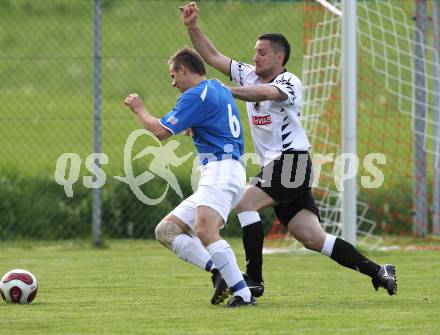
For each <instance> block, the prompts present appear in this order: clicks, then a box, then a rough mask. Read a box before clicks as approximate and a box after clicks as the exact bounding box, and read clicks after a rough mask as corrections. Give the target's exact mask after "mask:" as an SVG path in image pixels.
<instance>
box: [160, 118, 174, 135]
mask: <svg viewBox="0 0 440 335" xmlns="http://www.w3.org/2000/svg"><path fill="white" fill-rule="evenodd" d="M159 123H160V125H161V126H162V127H164V128H165V129H168V130H169V131H170V132H171V134H173V135H175V134H174V131H173V130H172V129H171V128H168V127H167V126H165V125H164V124H163V123H162V120H159Z"/></svg>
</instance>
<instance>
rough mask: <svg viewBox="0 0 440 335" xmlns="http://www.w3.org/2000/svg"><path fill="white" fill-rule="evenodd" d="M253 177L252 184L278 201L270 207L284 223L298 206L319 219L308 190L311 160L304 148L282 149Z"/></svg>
mask: <svg viewBox="0 0 440 335" xmlns="http://www.w3.org/2000/svg"><path fill="white" fill-rule="evenodd" d="M283 167H284V169H283ZM255 179H256V183H254V185H255V186H256V187H258V188H260V189H261V190H263V191H264V192H265V193H267V194H268V195H269V196H270V197H271V198H272V199H274V200H275V201H276V202H277V203H278V204H277V205H275V206H274V210H275V214H276V216H277V217H278V220H280V222H281V223H282V224H283V225H286V226H287V224H288V223H289V221H290V220H291V219H292V218H293V217H294V216H295V215H296V214H297V213H298V212H299V211H300V210H302V209H308V210H310V211H311V212H313V213H315V214H316V215H317V216H318V219H320V217H319V209H318V207H317V206H316V204H315V200H314V199H313V195H312V191H311V184H312V181H313V178H312V161H311V159H310V156H309V154H308V152H307V151H286V152H283V153H282V154H281V157H280V158H279V159H276V160H274V161H272V162H270V163H269V164H267V165H266V166H265V167H264V168H262V169H261V170H260V172H259V173H258V174H257V176H256V178H255Z"/></svg>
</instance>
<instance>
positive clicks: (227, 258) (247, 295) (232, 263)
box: [206, 240, 251, 301]
mask: <svg viewBox="0 0 440 335" xmlns="http://www.w3.org/2000/svg"><path fill="white" fill-rule="evenodd" d="M206 249H208V252H209V254H210V255H211V259H212V261H213V262H214V264H215V267H216V268H217V269H218V271H220V273H221V275H222V276H223V278H224V279H225V281H226V284H228V286H229V288H230V289H231V291H232V293H233V294H234V295H239V296H241V297H242V298H243V300H244V301H250V299H251V291H249V288H248V287H247V285H246V282H245V281H244V279H243V275H242V274H241V271H240V269H239V268H238V265H237V260H236V259H235V255H234V252H233V251H232V249H231V247H230V246H229V244H228V242H226V241H225V240H219V241H217V242H214V243H211V244H210V245H208V246H207V247H206Z"/></svg>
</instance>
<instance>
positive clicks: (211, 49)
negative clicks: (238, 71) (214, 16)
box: [180, 2, 231, 76]
mask: <svg viewBox="0 0 440 335" xmlns="http://www.w3.org/2000/svg"><path fill="white" fill-rule="evenodd" d="M180 10H181V12H182V21H183V23H184V24H185V27H186V30H187V31H188V35H189V37H190V38H191V42H192V45H193V47H194V48H195V49H196V50H197V52H198V53H199V54H200V55H201V56H202V58H203V59H204V60H205V62H206V63H208V64H209V65H211V66H212V67H214V68H216V69H217V70H219V71H220V72H222V73H224V74H225V75H227V76H229V75H230V72H229V71H230V69H229V66H230V64H231V59H230V58H229V57H226V56H225V55H223V54H221V53H220V52H219V51H218V50H217V49H216V48H215V46H214V44H213V43H212V42H211V41H210V40H209V38H208V36H206V35H205V34H204V33H203V32H202V30H201V29H200V28H199V27H198V26H197V17H198V13H199V9H198V8H197V4H196V3H195V2H190V3H188V4H186V5H185V6H183V7H180Z"/></svg>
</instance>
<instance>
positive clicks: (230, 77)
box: [229, 58, 232, 81]
mask: <svg viewBox="0 0 440 335" xmlns="http://www.w3.org/2000/svg"><path fill="white" fill-rule="evenodd" d="M229 80H230V81H232V58H231V61H230V62H229Z"/></svg>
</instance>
